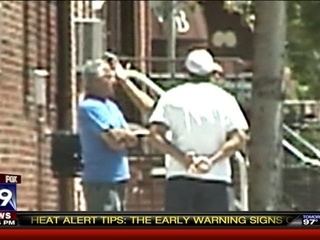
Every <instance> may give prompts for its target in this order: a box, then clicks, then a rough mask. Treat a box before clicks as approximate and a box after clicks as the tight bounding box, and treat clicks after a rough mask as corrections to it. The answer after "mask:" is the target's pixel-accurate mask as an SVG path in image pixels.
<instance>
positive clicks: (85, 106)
mask: <svg viewBox="0 0 320 240" xmlns="http://www.w3.org/2000/svg"><path fill="white" fill-rule="evenodd" d="M105 108H106V105H105V104H104V103H103V102H100V101H95V100H91V99H85V100H82V101H81V102H80V103H79V105H78V110H79V111H80V112H89V111H103V110H104V109H105Z"/></svg>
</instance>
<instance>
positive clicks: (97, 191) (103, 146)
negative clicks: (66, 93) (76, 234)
mask: <svg viewBox="0 0 320 240" xmlns="http://www.w3.org/2000/svg"><path fill="white" fill-rule="evenodd" d="M83 76H84V80H85V83H86V84H85V94H86V95H85V99H84V100H83V101H82V102H81V103H80V104H79V109H78V122H79V135H80V141H81V147H82V158H83V160H84V172H83V184H84V195H85V199H86V203H87V210H88V211H120V210H123V200H124V186H125V182H126V181H128V179H129V178H130V173H129V163H128V159H127V156H126V149H127V148H129V147H133V146H135V145H136V144H137V137H136V135H135V133H134V132H133V131H131V130H130V129H129V128H128V124H127V122H126V120H125V118H124V116H123V114H122V112H121V111H120V110H119V108H118V106H117V105H116V104H115V103H114V102H113V101H112V100H111V98H112V97H113V96H114V87H115V84H117V80H116V77H115V73H114V71H112V69H111V68H110V65H108V64H107V63H106V62H105V61H103V60H101V59H100V60H95V61H91V62H88V63H87V64H86V66H85V67H84V71H83Z"/></svg>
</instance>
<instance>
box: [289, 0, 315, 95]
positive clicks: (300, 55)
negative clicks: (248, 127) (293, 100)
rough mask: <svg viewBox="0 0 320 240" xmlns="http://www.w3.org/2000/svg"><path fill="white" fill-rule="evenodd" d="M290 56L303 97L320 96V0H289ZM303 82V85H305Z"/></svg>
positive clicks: (290, 62) (291, 65) (294, 75)
mask: <svg viewBox="0 0 320 240" xmlns="http://www.w3.org/2000/svg"><path fill="white" fill-rule="evenodd" d="M287 4H288V11H287V12H288V38H287V39H288V46H287V57H288V62H289V65H290V67H291V68H292V69H293V77H294V79H296V80H297V81H298V82H299V85H300V88H298V95H299V97H300V98H316V99H320V91H319V89H320V81H319V76H320V45H319V41H320V31H319V30H320V14H319V9H320V2H318V1H287ZM301 86H302V87H301Z"/></svg>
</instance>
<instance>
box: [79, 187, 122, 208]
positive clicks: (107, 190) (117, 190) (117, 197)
mask: <svg viewBox="0 0 320 240" xmlns="http://www.w3.org/2000/svg"><path fill="white" fill-rule="evenodd" d="M83 190H84V196H85V199H86V205H87V211H123V210H124V195H125V194H124V192H125V183H124V182H119V183H95V182H84V183H83Z"/></svg>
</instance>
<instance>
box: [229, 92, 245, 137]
mask: <svg viewBox="0 0 320 240" xmlns="http://www.w3.org/2000/svg"><path fill="white" fill-rule="evenodd" d="M225 107H226V108H225V110H226V112H225V113H226V115H225V127H226V131H227V132H231V131H233V130H237V129H238V130H248V128H249V126H248V123H247V120H246V118H245V116H244V114H243V112H242V110H241V108H240V106H239V104H238V102H237V100H236V99H235V98H234V97H231V98H230V101H228V103H227V104H226V106H225Z"/></svg>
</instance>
